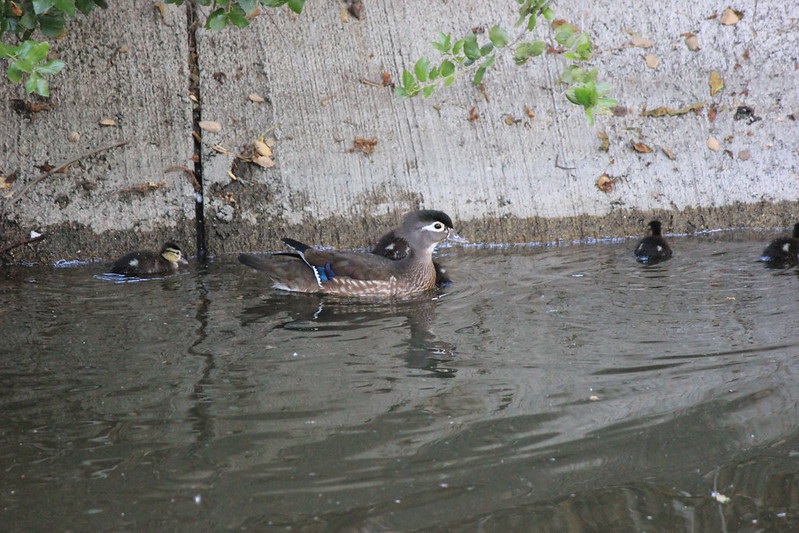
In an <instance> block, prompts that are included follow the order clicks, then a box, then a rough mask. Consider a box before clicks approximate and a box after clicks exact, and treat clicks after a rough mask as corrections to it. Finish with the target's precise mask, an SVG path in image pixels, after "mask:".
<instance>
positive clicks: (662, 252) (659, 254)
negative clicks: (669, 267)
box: [633, 220, 672, 263]
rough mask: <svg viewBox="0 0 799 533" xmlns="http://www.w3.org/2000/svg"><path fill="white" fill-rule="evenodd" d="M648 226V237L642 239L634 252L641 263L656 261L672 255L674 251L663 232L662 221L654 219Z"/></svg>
mask: <svg viewBox="0 0 799 533" xmlns="http://www.w3.org/2000/svg"><path fill="white" fill-rule="evenodd" d="M646 228H647V230H646V237H644V238H643V239H641V242H639V243H638V246H636V247H635V251H634V252H633V253H634V254H635V257H636V259H638V261H639V262H641V263H655V262H658V261H665V260H666V259H668V258H669V257H671V255H672V251H671V248H669V245H668V244H667V243H666V239H664V238H663V235H662V234H661V227H660V222H659V221H657V220H653V221H652V222H650V223H649V224H647V226H646Z"/></svg>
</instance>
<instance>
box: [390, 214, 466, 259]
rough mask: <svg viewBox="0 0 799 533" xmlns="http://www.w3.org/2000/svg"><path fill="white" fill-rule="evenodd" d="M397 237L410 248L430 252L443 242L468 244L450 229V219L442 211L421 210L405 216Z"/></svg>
mask: <svg viewBox="0 0 799 533" xmlns="http://www.w3.org/2000/svg"><path fill="white" fill-rule="evenodd" d="M398 236H399V237H401V238H404V239H405V240H407V241H408V243H409V244H410V245H411V247H412V248H416V249H418V250H428V249H429V250H430V251H432V250H433V248H435V246H436V245H437V244H438V243H440V242H442V241H445V240H450V241H452V242H469V241H468V240H466V239H464V238H463V237H460V236H459V235H458V234H457V233H455V230H454V229H453V227H452V219H451V218H449V215H447V214H446V213H444V212H443V211H434V210H432V209H423V210H421V211H413V212H411V213H408V214H406V215H405V216H404V217H403V219H402V227H401V228H400V230H399V232H398Z"/></svg>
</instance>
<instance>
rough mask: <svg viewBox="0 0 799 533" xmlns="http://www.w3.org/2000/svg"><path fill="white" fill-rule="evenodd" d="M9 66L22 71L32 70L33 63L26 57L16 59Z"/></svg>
mask: <svg viewBox="0 0 799 533" xmlns="http://www.w3.org/2000/svg"><path fill="white" fill-rule="evenodd" d="M11 66H12V67H14V68H16V69H17V70H20V71H22V72H33V63H31V62H30V61H28V60H26V59H17V60H16V61H14V62H13V63H11Z"/></svg>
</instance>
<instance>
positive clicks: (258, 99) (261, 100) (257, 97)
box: [247, 93, 266, 104]
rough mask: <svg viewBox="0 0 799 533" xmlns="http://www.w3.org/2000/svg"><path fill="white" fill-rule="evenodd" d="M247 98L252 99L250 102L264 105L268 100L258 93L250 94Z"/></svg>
mask: <svg viewBox="0 0 799 533" xmlns="http://www.w3.org/2000/svg"><path fill="white" fill-rule="evenodd" d="M247 98H249V99H250V102H255V103H256V104H263V103H264V102H266V100H264V98H263V97H262V96H260V95H258V94H256V93H250V94H249V95H247Z"/></svg>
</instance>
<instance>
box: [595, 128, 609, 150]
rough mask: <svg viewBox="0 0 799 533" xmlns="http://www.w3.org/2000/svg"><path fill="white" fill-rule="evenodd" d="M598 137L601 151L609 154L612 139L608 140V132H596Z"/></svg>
mask: <svg viewBox="0 0 799 533" xmlns="http://www.w3.org/2000/svg"><path fill="white" fill-rule="evenodd" d="M596 136H597V137H599V150H600V151H601V152H607V151H608V150H609V149H610V138H608V134H607V132H605V131H598V132H596Z"/></svg>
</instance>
